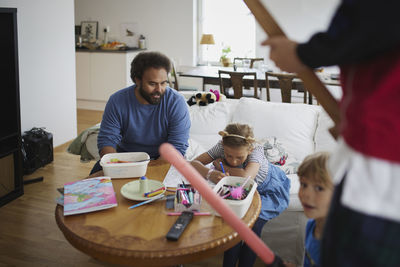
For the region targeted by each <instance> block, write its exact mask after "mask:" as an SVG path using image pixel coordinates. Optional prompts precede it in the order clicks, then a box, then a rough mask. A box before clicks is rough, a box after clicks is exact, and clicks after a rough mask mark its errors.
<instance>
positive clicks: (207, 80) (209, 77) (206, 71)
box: [178, 66, 340, 103]
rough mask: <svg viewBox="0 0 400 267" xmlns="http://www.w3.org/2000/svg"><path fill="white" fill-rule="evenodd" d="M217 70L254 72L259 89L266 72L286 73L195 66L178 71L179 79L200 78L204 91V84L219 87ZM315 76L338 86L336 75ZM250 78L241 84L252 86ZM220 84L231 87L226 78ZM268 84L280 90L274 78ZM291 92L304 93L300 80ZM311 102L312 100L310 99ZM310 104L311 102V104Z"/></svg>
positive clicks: (269, 78) (319, 74)
mask: <svg viewBox="0 0 400 267" xmlns="http://www.w3.org/2000/svg"><path fill="white" fill-rule="evenodd" d="M219 70H225V71H238V72H249V73H251V72H256V75H257V84H258V86H259V88H266V78H265V73H266V72H274V73H276V72H280V73H286V72H282V71H279V70H273V69H271V68H265V67H262V68H243V67H237V68H234V67H223V66H195V67H185V70H184V71H178V74H179V76H180V77H192V78H200V79H202V81H203V91H205V86H206V84H209V85H218V86H219V85H220V80H219V75H218V71H219ZM316 74H317V76H318V77H319V78H320V80H321V81H322V82H323V84H325V85H331V86H340V81H339V80H338V79H337V77H338V75H337V74H336V73H333V74H332V73H324V72H323V71H322V72H318V71H316ZM252 81H253V80H252V78H251V77H246V76H244V77H243V84H244V85H245V86H247V87H249V86H252ZM222 82H223V85H224V87H225V88H228V87H230V86H231V82H230V79H229V78H228V77H222ZM268 84H269V87H270V88H280V85H279V81H278V79H277V78H275V77H268ZM293 90H298V91H299V92H304V90H305V88H304V84H303V82H302V81H301V80H300V79H294V80H293ZM311 97H312V96H311V94H310V97H309V102H310V99H311ZM311 101H312V99H311ZM311 103H312V102H311Z"/></svg>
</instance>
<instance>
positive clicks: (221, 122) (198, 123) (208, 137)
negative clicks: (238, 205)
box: [186, 98, 336, 266]
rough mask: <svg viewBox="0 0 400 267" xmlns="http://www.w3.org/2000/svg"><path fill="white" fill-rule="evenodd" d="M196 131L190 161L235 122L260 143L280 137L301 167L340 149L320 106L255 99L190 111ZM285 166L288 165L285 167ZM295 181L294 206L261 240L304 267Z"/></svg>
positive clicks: (293, 183)
mask: <svg viewBox="0 0 400 267" xmlns="http://www.w3.org/2000/svg"><path fill="white" fill-rule="evenodd" d="M189 110H190V118H191V123H192V127H191V130H190V139H189V149H188V151H187V153H186V158H187V159H189V160H191V159H193V158H194V157H196V156H197V155H199V154H201V153H203V152H205V151H207V150H208V149H209V148H211V147H212V146H213V145H214V144H216V143H217V141H218V140H220V138H221V137H220V136H219V135H218V131H220V130H223V129H224V128H225V126H226V125H227V124H229V123H231V122H238V123H247V124H249V125H251V126H252V127H253V129H254V134H255V137H256V139H257V140H265V139H268V138H269V139H270V138H271V137H276V138H277V140H278V142H280V143H281V144H282V146H283V147H284V148H285V149H286V152H287V154H288V161H289V160H292V161H293V160H295V161H298V163H300V162H301V161H302V160H303V159H304V157H305V156H307V155H309V154H311V153H313V152H316V151H322V150H325V151H331V150H332V149H334V147H335V146H336V142H335V140H334V139H333V138H332V137H331V136H330V134H329V132H328V130H327V129H328V128H330V127H331V126H332V125H333V122H332V120H331V119H330V118H329V117H328V115H327V114H326V113H325V111H324V110H323V109H322V108H321V107H320V106H316V105H306V104H286V103H273V102H265V101H261V100H258V99H254V98H241V99H239V100H236V99H227V100H226V101H225V102H217V103H213V104H209V105H208V106H205V107H204V106H202V107H201V106H198V105H194V106H191V107H189ZM283 167H284V166H283ZM288 177H289V178H290V180H291V189H290V203H289V207H288V209H287V210H286V211H284V212H283V213H282V214H281V215H280V216H278V217H276V218H274V219H272V220H270V221H269V222H268V223H267V224H266V225H265V227H264V229H263V232H262V239H263V240H264V241H265V242H266V244H267V245H268V246H269V247H271V249H272V250H274V251H275V252H276V253H277V254H278V255H280V256H281V257H282V258H283V259H285V260H289V261H291V262H294V263H296V264H297V265H299V266H300V265H301V264H302V262H303V254H304V251H303V250H304V231H305V225H306V222H307V218H306V217H305V216H304V214H303V209H302V207H301V204H300V202H299V200H298V197H297V193H298V190H299V181H298V177H297V174H295V173H292V174H288Z"/></svg>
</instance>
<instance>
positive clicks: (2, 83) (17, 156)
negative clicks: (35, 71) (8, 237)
mask: <svg viewBox="0 0 400 267" xmlns="http://www.w3.org/2000/svg"><path fill="white" fill-rule="evenodd" d="M0 33H1V41H0V59H1V60H0V94H1V95H0V125H1V126H0V207H1V206H2V205H4V204H6V203H8V202H9V201H11V200H13V199H15V198H17V197H18V196H20V195H22V194H23V179H22V160H21V158H22V157H21V119H20V99H19V75H18V72H19V71H18V41H17V37H18V34H17V9H16V8H0Z"/></svg>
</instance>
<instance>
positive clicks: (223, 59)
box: [220, 46, 231, 67]
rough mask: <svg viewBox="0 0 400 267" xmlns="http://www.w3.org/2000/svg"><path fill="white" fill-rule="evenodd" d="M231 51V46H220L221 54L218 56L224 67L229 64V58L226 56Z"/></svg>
mask: <svg viewBox="0 0 400 267" xmlns="http://www.w3.org/2000/svg"><path fill="white" fill-rule="evenodd" d="M230 52H231V47H230V46H225V47H224V48H222V55H221V58H220V61H221V63H222V65H223V66H224V67H228V66H229V64H231V59H230V58H228V54H229V53H230Z"/></svg>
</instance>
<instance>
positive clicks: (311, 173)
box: [297, 152, 333, 187]
mask: <svg viewBox="0 0 400 267" xmlns="http://www.w3.org/2000/svg"><path fill="white" fill-rule="evenodd" d="M329 156H330V154H329V153H328V152H317V153H314V154H311V155H308V156H307V157H305V159H304V160H303V162H302V163H301V164H300V166H299V168H298V170H297V175H298V176H299V177H301V178H307V179H310V180H311V181H314V182H321V183H322V184H323V185H325V186H328V187H332V186H333V184H332V179H331V176H330V175H329V172H328V169H327V167H326V164H327V161H328V159H329Z"/></svg>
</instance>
